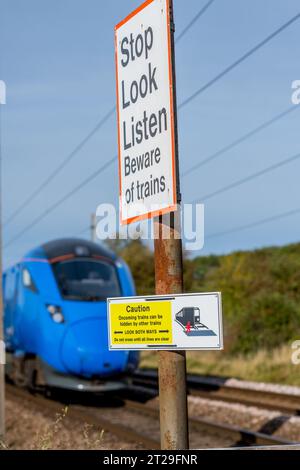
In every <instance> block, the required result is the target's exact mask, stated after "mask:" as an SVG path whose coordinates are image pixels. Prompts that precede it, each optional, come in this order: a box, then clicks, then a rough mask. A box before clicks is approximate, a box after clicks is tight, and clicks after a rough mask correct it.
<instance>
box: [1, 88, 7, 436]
mask: <svg viewBox="0 0 300 470" xmlns="http://www.w3.org/2000/svg"><path fill="white" fill-rule="evenodd" d="M5 102H6V101H5V84H4V82H1V83H0V439H3V438H4V434H5V414H4V405H5V388H4V387H5V385H4V379H5V375H4V358H5V349H4V335H3V295H2V294H3V293H2V128H1V118H2V115H1V114H2V112H1V111H2V105H3V104H5Z"/></svg>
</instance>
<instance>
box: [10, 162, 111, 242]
mask: <svg viewBox="0 0 300 470" xmlns="http://www.w3.org/2000/svg"><path fill="white" fill-rule="evenodd" d="M115 160H116V157H113V158H111V159H110V160H108V162H106V163H104V165H102V166H101V167H100V168H99V169H98V170H97V171H95V172H93V173H92V174H91V175H90V176H89V177H88V178H86V179H85V180H84V181H82V182H81V183H80V184H78V185H77V186H75V188H73V189H72V190H71V191H69V192H68V193H67V194H66V195H65V196H63V197H62V198H61V199H59V200H58V201H56V202H55V203H54V204H52V205H51V206H50V207H48V209H46V210H45V211H44V212H42V213H41V214H40V215H39V216H38V217H36V218H35V219H33V221H32V222H30V224H28V225H26V227H25V228H24V229H23V230H21V231H20V232H19V233H18V234H17V235H16V236H15V237H13V238H11V239H10V240H9V241H8V242H7V243H6V244H5V245H4V248H7V247H8V246H10V245H11V244H12V243H14V242H15V241H17V240H19V238H21V237H22V236H23V235H24V234H25V233H26V232H28V231H29V230H30V229H31V228H33V227H34V226H35V225H37V224H38V223H39V222H40V221H41V220H43V219H44V218H45V217H46V216H47V215H49V214H50V213H51V212H53V211H54V210H55V209H57V208H58V207H59V206H61V204H63V203H64V202H65V201H66V200H67V199H69V198H70V197H71V196H74V194H76V193H77V192H78V191H79V190H80V189H82V188H83V187H84V186H86V185H87V184H88V183H90V182H91V181H93V180H94V179H95V178H96V177H97V176H99V175H100V174H101V173H103V171H105V170H106V169H107V168H108V167H110V165H111V164H112V163H113V162H114V161H115Z"/></svg>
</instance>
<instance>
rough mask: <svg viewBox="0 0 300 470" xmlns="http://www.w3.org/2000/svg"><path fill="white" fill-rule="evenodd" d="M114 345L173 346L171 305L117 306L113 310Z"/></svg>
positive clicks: (140, 304)
mask: <svg viewBox="0 0 300 470" xmlns="http://www.w3.org/2000/svg"><path fill="white" fill-rule="evenodd" d="M110 322H111V342H112V344H125V343H126V344H132V343H135V344H171V343H172V321H171V302H170V301H165V302H144V303H122V304H120V303H118V304H112V305H111V308H110Z"/></svg>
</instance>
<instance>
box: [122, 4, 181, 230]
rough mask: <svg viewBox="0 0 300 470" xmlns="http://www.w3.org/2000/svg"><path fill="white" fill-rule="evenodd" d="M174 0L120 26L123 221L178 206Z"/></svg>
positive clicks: (143, 7) (133, 16) (139, 12)
mask: <svg viewBox="0 0 300 470" xmlns="http://www.w3.org/2000/svg"><path fill="white" fill-rule="evenodd" d="M171 51H172V47H171V30H170V15H169V0H148V1H146V2H145V3H144V4H143V5H141V6H140V7H139V8H137V9H136V10H135V11H134V12H132V13H131V14H130V15H129V16H128V17H127V18H125V19H124V20H123V21H121V22H120V23H119V24H118V25H117V26H116V28H115V53H116V76H117V111H118V142H119V179H120V181H119V183H120V219H121V223H122V224H126V223H130V222H136V221H138V220H142V219H145V218H149V217H154V216H155V215H158V214H163V213H165V212H170V211H172V210H175V208H176V201H177V196H176V163H175V138H174V109H173V106H174V103H173V84H172V77H173V73H172V53H171Z"/></svg>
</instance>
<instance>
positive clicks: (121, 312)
mask: <svg viewBox="0 0 300 470" xmlns="http://www.w3.org/2000/svg"><path fill="white" fill-rule="evenodd" d="M107 315H108V318H107V324H108V338H109V349H111V350H112V349H127V350H135V349H136V350H138V349H150V348H151V349H174V348H175V349H184V350H186V349H222V348H223V329H222V307H221V294H220V293H218V292H212V293H201V294H180V295H174V296H172V297H166V296H150V297H147V298H145V297H128V298H124V297H119V298H112V299H108V300H107Z"/></svg>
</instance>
